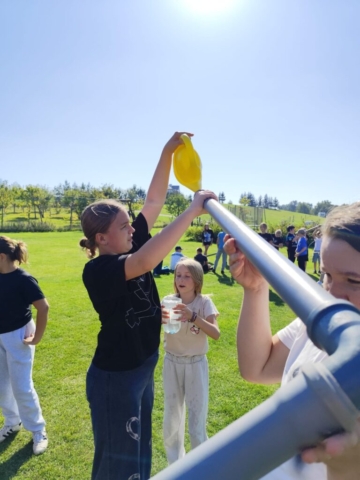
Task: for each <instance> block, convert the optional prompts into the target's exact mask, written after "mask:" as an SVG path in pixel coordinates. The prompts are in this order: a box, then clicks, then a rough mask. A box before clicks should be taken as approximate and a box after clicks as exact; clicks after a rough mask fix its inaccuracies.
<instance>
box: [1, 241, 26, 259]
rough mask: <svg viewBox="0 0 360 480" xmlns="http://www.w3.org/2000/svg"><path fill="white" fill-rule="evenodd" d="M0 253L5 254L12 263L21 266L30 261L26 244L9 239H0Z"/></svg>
mask: <svg viewBox="0 0 360 480" xmlns="http://www.w3.org/2000/svg"><path fill="white" fill-rule="evenodd" d="M0 253H5V255H7V256H8V257H9V259H10V260H11V261H12V262H19V265H20V264H21V263H26V262H27V259H28V252H27V248H26V243H24V242H22V241H21V240H12V239H11V238H9V237H0Z"/></svg>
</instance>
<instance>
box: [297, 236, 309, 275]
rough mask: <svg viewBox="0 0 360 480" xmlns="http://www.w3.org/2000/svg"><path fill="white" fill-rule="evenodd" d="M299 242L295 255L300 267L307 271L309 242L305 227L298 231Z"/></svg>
mask: <svg viewBox="0 0 360 480" xmlns="http://www.w3.org/2000/svg"><path fill="white" fill-rule="evenodd" d="M296 235H297V237H298V242H297V245H296V252H295V257H296V258H297V261H298V265H299V268H300V269H301V270H303V271H304V272H306V262H307V261H308V244H307V240H306V230H305V228H300V229H299V230H298V231H297V234H296Z"/></svg>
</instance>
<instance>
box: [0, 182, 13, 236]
mask: <svg viewBox="0 0 360 480" xmlns="http://www.w3.org/2000/svg"><path fill="white" fill-rule="evenodd" d="M11 201H12V192H11V189H10V188H9V186H8V184H7V182H3V183H0V209H1V227H3V225H4V215H5V210H6V209H7V207H8V206H9V205H10V204H11Z"/></svg>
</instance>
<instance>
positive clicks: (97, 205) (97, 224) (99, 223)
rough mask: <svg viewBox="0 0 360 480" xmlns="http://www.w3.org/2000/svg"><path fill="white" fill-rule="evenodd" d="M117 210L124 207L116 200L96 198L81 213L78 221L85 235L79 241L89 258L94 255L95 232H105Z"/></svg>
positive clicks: (121, 209) (95, 247)
mask: <svg viewBox="0 0 360 480" xmlns="http://www.w3.org/2000/svg"><path fill="white" fill-rule="evenodd" d="M119 212H125V213H126V208H125V207H124V206H123V205H122V204H121V203H120V202H118V201H117V200H111V199H109V200H98V201H97V202H94V203H91V204H90V205H88V206H87V207H86V208H85V209H84V211H83V212H82V214H81V217H80V221H81V227H82V229H83V232H84V235H85V237H84V238H82V239H81V240H80V242H79V244H80V247H81V248H83V249H84V250H86V251H87V255H88V257H90V258H93V257H95V255H96V250H97V248H98V247H97V245H96V241H95V236H96V234H97V233H106V232H107V231H108V230H109V228H110V225H111V224H112V222H113V221H114V220H115V218H116V216H117V214H118V213H119Z"/></svg>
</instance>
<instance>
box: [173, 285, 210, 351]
mask: <svg viewBox="0 0 360 480" xmlns="http://www.w3.org/2000/svg"><path fill="white" fill-rule="evenodd" d="M180 302H181V299H180V298H179V303H180ZM187 307H188V308H190V310H192V311H193V312H196V313H197V314H198V315H199V317H201V318H203V319H205V320H206V318H207V317H208V316H209V315H215V317H217V316H218V315H219V312H218V310H217V308H216V307H215V305H214V304H213V302H212V300H211V299H210V297H207V296H206V295H201V294H200V295H197V296H196V297H195V299H194V300H193V301H192V302H191V303H189V304H188V305H187ZM164 348H165V351H166V352H169V353H172V354H173V355H178V356H179V357H185V356H186V357H191V356H193V355H205V353H206V352H207V351H208V348H209V345H208V338H207V335H206V333H204V332H203V331H202V330H201V329H200V328H198V327H197V326H196V325H195V324H193V323H189V322H181V328H180V330H179V331H178V332H177V333H173V334H171V333H165V332H164Z"/></svg>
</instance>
